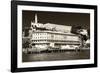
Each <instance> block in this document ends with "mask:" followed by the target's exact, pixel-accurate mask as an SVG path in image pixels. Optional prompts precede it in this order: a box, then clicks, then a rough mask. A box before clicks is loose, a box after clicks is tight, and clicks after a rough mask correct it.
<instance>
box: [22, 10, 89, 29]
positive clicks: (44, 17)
mask: <svg viewBox="0 0 100 73" xmlns="http://www.w3.org/2000/svg"><path fill="white" fill-rule="evenodd" d="M35 13H36V14H37V16H38V22H39V23H43V24H45V23H53V24H61V25H68V26H72V27H75V26H81V27H82V28H85V29H89V28H90V14H88V13H67V12H66V13H63V12H44V11H27V10H26V11H25V10H23V11H22V20H23V21H22V24H23V27H30V25H31V21H34V19H35V18H34V17H35Z"/></svg>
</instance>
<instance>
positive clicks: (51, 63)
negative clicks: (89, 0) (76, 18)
mask: <svg viewBox="0 0 100 73" xmlns="http://www.w3.org/2000/svg"><path fill="white" fill-rule="evenodd" d="M22 10H33V11H34V10H35V11H52V12H74V13H90V31H91V32H90V33H91V34H90V37H91V39H90V44H91V46H90V59H88V60H64V61H44V62H26V63H22ZM17 25H18V28H17V32H18V34H17V38H18V41H17V43H18V45H17V46H18V50H17V64H18V66H17V67H18V68H25V67H41V66H57V65H78V64H93V63H94V10H93V9H76V8H60V7H59V8H58V7H43V6H41V7H40V6H23V5H19V6H18V24H17Z"/></svg>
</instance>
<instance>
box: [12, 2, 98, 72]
mask: <svg viewBox="0 0 100 73" xmlns="http://www.w3.org/2000/svg"><path fill="white" fill-rule="evenodd" d="M11 6H12V11H11V12H12V13H11V14H12V17H11V18H12V19H11V42H12V43H11V44H12V45H11V71H12V72H22V71H41V70H55V69H72V68H87V67H97V6H93V5H78V4H60V3H45V2H25V1H12V5H11Z"/></svg>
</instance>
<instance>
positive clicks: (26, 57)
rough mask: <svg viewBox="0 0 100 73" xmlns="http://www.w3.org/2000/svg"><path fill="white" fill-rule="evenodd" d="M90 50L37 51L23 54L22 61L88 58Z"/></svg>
mask: <svg viewBox="0 0 100 73" xmlns="http://www.w3.org/2000/svg"><path fill="white" fill-rule="evenodd" d="M89 58H90V51H89V50H84V51H80V52H76V51H68V52H56V53H39V54H23V56H22V60H23V62H33V61H54V60H77V59H89Z"/></svg>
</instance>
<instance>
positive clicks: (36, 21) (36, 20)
mask: <svg viewBox="0 0 100 73" xmlns="http://www.w3.org/2000/svg"><path fill="white" fill-rule="evenodd" d="M35 23H36V24H37V23H38V18H37V14H35Z"/></svg>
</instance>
